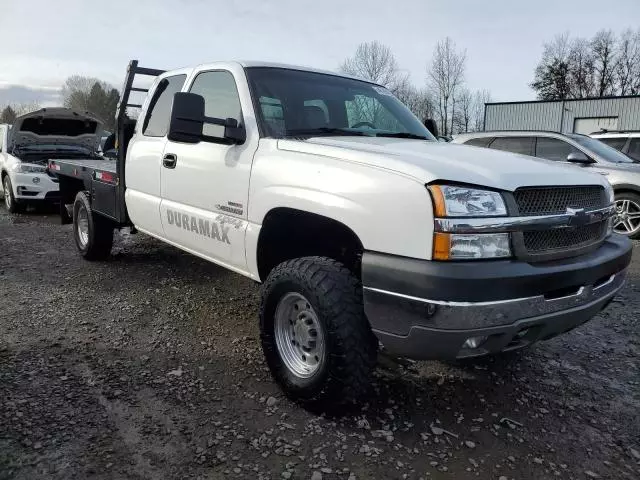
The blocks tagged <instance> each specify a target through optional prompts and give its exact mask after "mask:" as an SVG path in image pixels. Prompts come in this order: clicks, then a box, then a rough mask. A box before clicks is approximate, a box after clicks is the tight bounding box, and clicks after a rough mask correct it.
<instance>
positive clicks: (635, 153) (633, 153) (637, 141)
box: [627, 137, 640, 161]
mask: <svg viewBox="0 0 640 480" xmlns="http://www.w3.org/2000/svg"><path fill="white" fill-rule="evenodd" d="M627 155H629V156H630V157H631V158H633V159H634V160H638V161H640V137H636V138H632V139H631V143H630V144H629V151H628V152H627Z"/></svg>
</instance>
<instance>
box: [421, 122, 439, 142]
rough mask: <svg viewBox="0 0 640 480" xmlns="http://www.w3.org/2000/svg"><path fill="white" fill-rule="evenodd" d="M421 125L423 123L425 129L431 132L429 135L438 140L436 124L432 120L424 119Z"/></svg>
mask: <svg viewBox="0 0 640 480" xmlns="http://www.w3.org/2000/svg"><path fill="white" fill-rule="evenodd" d="M422 123H424V126H425V127H427V130H429V132H431V135H433V136H434V137H436V138H438V124H437V123H436V121H435V120H434V119H433V118H425V119H424V121H423V122H422Z"/></svg>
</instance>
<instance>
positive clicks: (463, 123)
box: [455, 88, 474, 133]
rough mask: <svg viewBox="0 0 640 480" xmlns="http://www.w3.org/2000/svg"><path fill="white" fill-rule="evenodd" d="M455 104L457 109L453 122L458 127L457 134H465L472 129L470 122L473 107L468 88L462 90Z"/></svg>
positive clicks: (471, 96)
mask: <svg viewBox="0 0 640 480" xmlns="http://www.w3.org/2000/svg"><path fill="white" fill-rule="evenodd" d="M456 103H457V104H458V107H459V108H458V112H457V117H456V122H455V123H456V125H457V127H458V132H464V133H466V132H468V131H469V129H470V128H473V125H472V122H471V120H472V118H473V114H474V111H473V107H474V105H473V95H472V94H471V91H470V90H469V89H468V88H462V89H461V90H460V93H459V94H458V98H457V102H456Z"/></svg>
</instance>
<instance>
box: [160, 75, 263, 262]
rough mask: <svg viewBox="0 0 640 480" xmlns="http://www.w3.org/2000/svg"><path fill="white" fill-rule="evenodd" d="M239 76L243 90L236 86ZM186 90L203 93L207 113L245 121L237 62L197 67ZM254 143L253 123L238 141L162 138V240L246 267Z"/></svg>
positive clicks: (214, 129)
mask: <svg viewBox="0 0 640 480" xmlns="http://www.w3.org/2000/svg"><path fill="white" fill-rule="evenodd" d="M240 82H242V83H241V85H242V88H241V91H242V92H244V93H243V95H240V94H239V92H238V84H239V83H240ZM186 91H189V92H192V93H197V94H198V95H202V96H203V97H204V99H205V115H206V116H208V117H216V118H235V119H236V120H238V122H239V123H241V124H243V125H245V126H247V125H246V123H245V120H244V118H243V114H242V112H243V110H244V111H245V112H247V113H250V112H252V111H253V110H252V107H251V99H250V97H249V93H248V87H247V86H246V78H245V77H244V72H243V70H242V69H241V68H238V69H235V70H234V71H233V72H232V71H230V70H227V69H216V70H204V71H200V72H198V73H197V74H196V75H194V76H193V80H192V81H191V83H190V85H189V87H188V88H187V89H186ZM251 116H252V115H251ZM222 128H223V127H220V126H217V125H205V126H204V131H203V133H204V134H205V135H208V136H220V137H221V136H222V134H221V132H222V130H221V129H222ZM257 146H258V134H257V131H256V128H255V127H247V139H246V141H245V142H244V143H243V144H242V145H228V144H225V143H212V142H208V141H207V142H205V141H202V142H200V143H198V144H183V143H178V142H172V141H169V140H168V141H167V143H166V145H165V149H164V156H163V168H162V169H161V175H160V176H161V190H162V203H161V206H160V212H161V218H162V224H163V227H164V232H165V238H167V240H169V241H171V242H174V243H176V244H177V245H179V246H181V247H183V248H185V249H188V250H190V251H192V252H193V253H196V254H198V255H201V256H203V257H205V258H207V259H210V260H212V261H214V262H216V263H219V264H222V265H224V266H226V267H228V268H231V269H235V270H237V271H241V272H246V271H247V262H246V256H245V245H244V237H245V231H246V228H247V221H246V219H247V201H248V194H249V176H250V172H251V162H252V159H253V154H254V153H255V151H256V149H257Z"/></svg>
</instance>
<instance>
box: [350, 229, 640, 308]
mask: <svg viewBox="0 0 640 480" xmlns="http://www.w3.org/2000/svg"><path fill="white" fill-rule="evenodd" d="M631 251H632V243H631V241H630V240H629V239H628V238H626V237H624V236H622V235H618V234H613V235H611V236H610V237H609V238H608V239H607V240H606V241H605V242H604V243H603V244H602V245H601V246H600V247H599V248H598V249H597V250H594V251H592V252H589V253H587V254H584V255H580V256H579V257H572V258H567V259H562V260H555V261H550V262H544V263H542V262H541V263H526V262H522V261H517V260H499V261H465V262H437V261H430V260H418V259H413V258H406V257H399V256H396V255H388V254H384V253H376V252H365V254H364V255H363V258H362V283H363V285H364V286H365V287H369V288H375V289H379V290H385V291H389V292H397V293H402V294H404V295H409V296H412V297H419V298H428V299H432V300H440V301H447V302H487V301H496V300H510V299H515V298H525V297H532V296H536V295H545V294H547V293H551V292H554V291H560V290H563V289H567V288H572V287H576V286H580V285H587V284H594V283H596V282H598V281H599V280H600V279H602V278H604V277H606V276H609V275H612V274H614V273H617V272H620V271H621V270H624V269H625V268H626V267H627V265H629V263H630V261H631Z"/></svg>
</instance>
